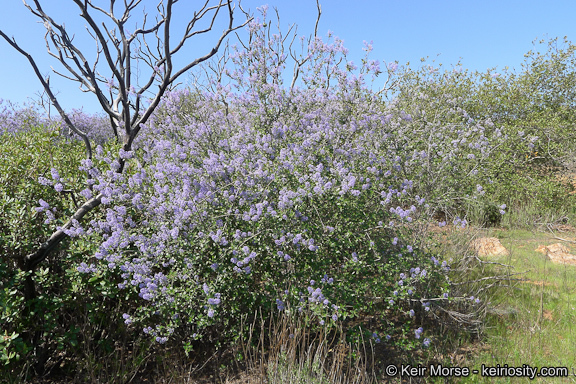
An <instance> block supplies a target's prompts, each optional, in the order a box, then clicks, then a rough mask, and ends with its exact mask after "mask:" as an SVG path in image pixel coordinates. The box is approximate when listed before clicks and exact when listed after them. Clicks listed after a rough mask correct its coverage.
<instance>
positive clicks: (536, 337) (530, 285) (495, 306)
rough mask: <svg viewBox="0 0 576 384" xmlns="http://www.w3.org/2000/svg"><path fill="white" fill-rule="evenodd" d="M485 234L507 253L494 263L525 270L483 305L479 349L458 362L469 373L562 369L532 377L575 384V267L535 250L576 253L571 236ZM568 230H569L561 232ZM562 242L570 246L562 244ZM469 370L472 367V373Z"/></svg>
mask: <svg viewBox="0 0 576 384" xmlns="http://www.w3.org/2000/svg"><path fill="white" fill-rule="evenodd" d="M564 230H565V231H558V230H556V231H553V232H551V231H547V232H536V231H526V230H487V231H485V233H484V234H485V235H487V236H493V237H498V238H499V239H500V240H501V243H502V244H503V245H504V246H505V247H506V248H507V249H508V250H509V251H510V255H509V256H502V257H499V258H493V259H492V261H497V262H500V263H502V264H507V265H510V266H511V267H513V268H514V269H515V270H516V271H518V272H522V271H526V273H525V274H523V275H521V276H518V277H520V278H521V280H519V281H512V280H511V281H510V282H509V283H510V284H509V285H510V286H509V287H507V288H504V289H499V290H498V291H497V292H496V293H495V294H494V296H493V297H492V298H490V302H491V304H490V305H489V306H488V308H490V309H489V311H490V312H491V314H490V315H489V316H488V318H487V320H488V321H487V323H486V328H485V331H484V332H485V337H484V338H483V341H482V344H478V345H476V346H475V357H473V358H471V359H468V360H467V361H463V362H461V363H462V364H464V365H465V366H468V367H470V368H471V369H478V370H480V369H481V366H482V364H485V365H486V366H497V365H498V364H499V365H500V366H504V365H505V364H507V365H508V366H509V367H522V366H523V365H524V364H527V365H529V366H531V367H537V368H541V367H567V368H568V372H569V376H568V377H563V378H560V377H554V378H550V377H546V378H545V377H537V378H536V379H535V380H534V381H533V382H537V383H548V382H555V383H556V382H576V266H570V265H559V264H554V263H552V262H551V261H550V260H547V259H546V257H545V256H544V255H543V254H541V253H539V252H537V251H536V248H538V246H540V245H550V244H554V243H562V244H564V245H565V246H567V247H568V248H569V249H570V250H571V252H572V253H573V254H576V243H574V240H575V237H576V232H575V231H574V230H573V229H570V228H566V227H565V228H564ZM566 230H568V231H566ZM558 238H562V239H565V240H569V241H561V240H559V239H558ZM472 367H473V368H472ZM460 381H461V382H466V383H468V382H470V383H473V382H494V381H496V382H524V381H527V379H526V378H513V379H512V378H508V377H506V378H499V379H495V378H485V377H482V376H481V375H480V374H471V375H470V376H469V377H468V378H466V379H462V380H460Z"/></svg>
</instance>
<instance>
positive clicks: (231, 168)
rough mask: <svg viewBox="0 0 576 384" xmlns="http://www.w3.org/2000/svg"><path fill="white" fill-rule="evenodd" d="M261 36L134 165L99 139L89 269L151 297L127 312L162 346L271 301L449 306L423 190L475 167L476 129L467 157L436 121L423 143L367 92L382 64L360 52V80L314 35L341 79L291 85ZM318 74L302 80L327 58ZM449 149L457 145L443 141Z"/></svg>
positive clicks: (384, 308)
mask: <svg viewBox="0 0 576 384" xmlns="http://www.w3.org/2000/svg"><path fill="white" fill-rule="evenodd" d="M261 29H262V24H258V22H256V24H252V25H251V26H250V30H251V31H252V32H253V33H255V34H258V33H259V32H258V31H259V30H261ZM252 41H253V42H254V45H251V46H250V47H248V49H247V50H246V51H241V52H236V53H233V56H232V57H233V58H234V59H235V60H236V61H235V67H234V68H235V71H234V72H230V73H232V74H233V75H231V76H230V79H229V80H230V82H229V83H228V84H216V85H215V87H214V89H215V90H214V91H212V92H188V91H185V92H175V93H172V94H169V95H167V96H166V98H165V100H164V103H163V107H162V109H161V110H159V112H158V114H157V115H156V116H155V117H154V118H153V119H151V120H150V122H149V124H148V125H147V126H146V127H145V129H144V130H143V134H142V137H141V139H140V140H139V141H138V142H137V144H138V145H137V148H136V149H135V151H133V152H123V151H121V153H120V156H122V157H123V158H125V159H127V164H128V165H127V167H126V171H125V172H124V173H123V174H119V173H117V172H115V171H116V169H117V168H118V167H119V164H118V162H117V161H115V160H114V153H107V152H106V151H104V150H103V149H101V148H98V149H97V151H96V158H97V159H98V160H99V161H101V162H104V163H106V164H107V169H103V168H102V167H97V166H96V164H95V163H93V162H92V161H89V160H86V161H84V162H83V167H82V170H83V171H85V172H88V174H89V175H90V177H91V179H89V180H88V183H89V184H90V185H92V190H91V189H89V188H87V189H85V190H84V191H82V194H83V196H84V197H85V198H89V197H90V196H92V194H94V193H102V194H103V195H104V197H103V198H102V216H100V217H96V218H95V219H94V220H92V221H91V222H90V223H89V224H88V225H81V224H80V223H76V225H75V226H74V227H73V228H71V229H69V230H68V231H67V232H68V234H69V235H70V236H72V237H76V236H86V237H87V238H88V239H92V240H93V241H98V243H99V244H100V245H99V249H98V251H97V252H96V253H95V254H94V257H93V258H92V259H89V260H86V261H85V262H82V263H81V264H80V265H79V267H78V270H79V271H80V272H83V273H88V274H96V275H99V274H103V273H106V274H108V275H109V274H111V275H113V276H115V278H114V279H115V282H116V283H117V285H118V287H119V288H120V289H121V290H125V291H127V292H134V293H135V294H137V295H138V296H139V298H140V304H139V305H138V306H137V307H135V308H134V310H133V311H131V312H130V313H126V314H125V315H124V320H125V322H126V324H133V323H134V324H140V326H141V327H143V329H144V332H146V333H148V334H150V335H152V336H153V337H154V338H155V339H156V340H157V341H159V342H165V341H166V340H167V338H168V337H169V336H170V335H171V334H173V333H174V332H179V331H182V330H183V331H185V332H186V333H187V336H188V337H192V338H196V337H200V336H201V335H202V334H203V333H205V332H207V330H210V329H218V330H220V334H221V336H222V337H225V336H226V335H231V336H232V335H233V333H234V332H237V331H235V328H234V327H232V326H237V325H238V324H239V321H240V319H241V318H242V317H243V316H251V315H252V314H254V312H255V310H256V309H258V308H261V307H270V306H274V307H275V308H277V309H278V310H285V309H286V308H291V310H293V311H302V312H303V313H304V314H305V315H306V316H308V317H309V319H311V321H313V322H315V323H317V324H330V323H333V322H335V321H339V320H346V319H350V318H358V319H361V316H362V315H363V314H364V313H368V312H374V311H377V312H380V313H382V316H383V320H386V318H397V317H398V315H400V316H403V317H405V319H406V321H407V322H408V323H410V321H411V319H412V317H413V316H415V315H414V314H416V315H417V316H422V315H423V314H425V313H426V312H427V311H429V310H430V306H431V304H430V301H428V300H429V299H432V298H435V299H438V300H437V301H435V302H436V303H440V304H439V305H441V303H442V302H443V300H444V301H445V302H448V298H449V292H448V289H449V282H448V279H447V277H446V274H447V271H448V270H449V267H448V266H447V264H446V261H442V260H441V259H440V256H438V255H433V254H430V253H428V252H426V251H425V247H424V244H423V243H422V242H421V239H418V238H416V237H414V236H412V233H413V229H416V228H419V227H420V222H421V221H424V220H427V219H428V217H427V214H428V213H430V212H433V211H434V209H433V207H430V206H429V205H428V203H427V201H426V196H425V195H424V194H422V193H426V194H427V195H430V196H434V193H437V192H436V191H435V190H433V191H429V190H427V189H426V188H423V187H422V186H421V185H423V182H424V179H425V178H428V177H432V176H434V174H435V173H434V172H447V171H446V166H445V164H449V166H451V167H452V168H449V170H451V171H452V172H453V171H454V170H455V169H460V168H465V169H468V170H472V169H473V168H474V164H477V163H478V161H480V160H481V159H482V155H484V153H485V152H486V151H489V149H486V148H489V143H484V141H487V139H486V138H484V137H483V136H482V133H481V130H480V133H478V134H475V137H476V140H478V141H480V146H479V147H477V146H472V147H470V146H468V145H466V146H465V148H466V152H464V153H465V155H466V156H467V157H466V158H465V159H464V160H459V159H458V158H457V156H456V153H457V152H458V151H457V149H459V148H460V147H462V146H464V144H465V143H464V141H462V142H461V143H460V142H453V141H450V142H448V144H447V138H445V137H443V136H442V135H443V134H445V133H446V132H448V131H452V130H453V129H454V126H448V127H447V128H445V129H444V130H442V126H441V124H435V125H434V126H433V127H434V129H437V130H438V132H437V133H438V134H437V135H435V136H430V132H432V133H433V131H432V129H431V128H427V131H426V138H428V137H432V138H434V140H435V141H432V142H427V141H425V140H424V139H423V138H422V137H415V138H416V140H415V141H414V140H412V139H411V136H410V134H411V132H412V131H413V130H414V128H415V127H416V125H417V122H418V120H416V119H415V118H413V117H412V116H410V115H409V114H407V113H406V112H405V111H403V110H402V109H399V107H398V103H396V102H391V103H388V104H382V100H381V98H380V97H379V96H378V95H376V94H375V93H374V92H372V91H371V90H370V89H369V88H367V87H366V86H364V74H366V73H369V72H370V71H372V73H373V74H379V73H380V72H379V71H378V70H377V63H376V62H372V61H369V60H365V61H364V66H363V67H362V69H361V71H360V74H358V75H354V74H353V71H354V69H355V68H354V66H353V65H352V64H351V63H349V62H346V60H339V59H338V58H339V55H345V52H344V51H343V49H342V48H341V47H340V45H338V44H336V45H330V44H324V43H322V42H321V41H320V40H319V39H317V38H316V39H314V40H313V41H311V42H310V44H309V47H308V49H309V51H310V53H311V57H316V58H323V59H322V60H320V59H319V60H320V61H318V62H320V63H321V64H320V65H324V66H327V67H326V68H327V73H329V74H332V75H333V76H334V80H335V81H334V82H332V83H330V82H329V81H330V78H329V77H325V78H323V77H321V76H320V77H317V78H316V80H315V81H314V82H313V84H312V85H311V86H308V85H309V84H308V83H307V81H308V80H305V81H304V84H303V86H294V87H291V88H285V87H282V82H280V81H272V82H269V81H268V77H267V75H265V74H264V75H263V76H259V75H260V74H261V73H260V72H259V71H263V70H264V68H266V70H267V71H268V72H267V73H269V71H270V68H272V69H273V68H274V64H278V62H276V63H267V62H264V63H262V62H261V60H262V58H264V59H266V56H263V55H261V53H262V50H265V49H268V48H267V47H270V44H268V45H267V44H263V43H262V41H264V39H260V40H259V39H253V40H252ZM259 44H260V45H259ZM267 57H272V58H273V57H275V56H274V55H269V56H267ZM242 58H245V59H246V60H247V62H251V61H254V62H258V63H259V65H260V66H258V67H253V68H252V67H250V66H245V65H243V61H242V60H243V59H242ZM241 59H242V60H241ZM257 59H258V60H257ZM334 62H342V63H345V64H344V66H345V68H344V69H339V67H333V66H332V64H333V63H334ZM280 64H281V63H280ZM367 65H370V69H367V67H366V66H367ZM281 69H282V65H279V68H278V69H277V71H280V70H281ZM320 69H322V68H320ZM309 70H310V71H311V72H306V71H305V68H304V69H303V74H302V76H303V79H311V78H312V77H315V76H316V75H317V74H316V72H315V71H318V66H317V65H316V66H311V67H309ZM272 73H275V72H272ZM318 73H320V72H318ZM321 73H325V71H322V72H321ZM307 76H312V77H307ZM310 81H311V80H310ZM234 87H236V91H238V90H240V89H241V90H243V92H241V93H240V92H235V91H234V90H233V88H234ZM222 100H224V101H225V103H222ZM182 111H193V113H182ZM460 129H462V130H467V131H470V132H476V131H475V129H476V130H478V129H479V128H477V127H476V126H474V125H471V124H461V127H460ZM457 134H458V135H461V134H462V133H457ZM483 140H484V141H483ZM447 145H448V146H449V147H450V148H451V150H452V152H444V151H443V150H442V151H441V150H439V149H438V148H443V147H442V146H447ZM452 148H456V149H452ZM427 149H428V150H427ZM469 154H473V155H474V154H476V155H474V156H470V157H468V155H469ZM447 160H448V161H447ZM449 160H453V162H450V161H449ZM458 161H461V162H462V163H463V164H464V165H458V164H457V162H458ZM455 167H460V168H455ZM428 185H429V184H428ZM475 188H476V187H475ZM457 223H458V224H465V221H463V220H460V219H458V220H457ZM415 305H416V306H415ZM414 310H416V311H414ZM414 324H415V323H414ZM383 328H384V329H386V324H384V326H383ZM415 328H417V327H415ZM387 330H388V332H389V333H390V334H394V333H395V332H396V330H395V329H393V328H392V327H391V328H389V329H387ZM416 331H418V332H416V334H415V336H416V338H417V339H419V338H420V335H421V333H422V330H421V329H417V330H416ZM427 342H428V343H429V341H427Z"/></svg>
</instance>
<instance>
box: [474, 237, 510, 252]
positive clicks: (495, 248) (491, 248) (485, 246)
mask: <svg viewBox="0 0 576 384" xmlns="http://www.w3.org/2000/svg"><path fill="white" fill-rule="evenodd" d="M470 247H471V248H472V249H474V251H475V252H476V254H477V255H478V256H508V255H509V254H510V252H508V250H507V249H506V248H504V246H503V245H502V244H501V243H500V240H498V239H497V238H495V237H480V238H478V239H475V240H473V241H472V242H471V243H470Z"/></svg>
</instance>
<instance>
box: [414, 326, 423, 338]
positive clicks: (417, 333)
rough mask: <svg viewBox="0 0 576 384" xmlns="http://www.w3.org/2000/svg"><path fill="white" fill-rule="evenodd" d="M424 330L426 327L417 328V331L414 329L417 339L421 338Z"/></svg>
mask: <svg viewBox="0 0 576 384" xmlns="http://www.w3.org/2000/svg"><path fill="white" fill-rule="evenodd" d="M422 332H424V328H422V327H420V328H418V329H417V330H415V331H414V334H415V337H416V338H417V339H419V338H420V336H421V335H422Z"/></svg>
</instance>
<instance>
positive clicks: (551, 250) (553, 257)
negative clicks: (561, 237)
mask: <svg viewBox="0 0 576 384" xmlns="http://www.w3.org/2000/svg"><path fill="white" fill-rule="evenodd" d="M536 252H540V253H543V254H545V255H546V258H547V259H549V260H550V261H551V262H553V263H557V264H569V265H576V256H574V255H572V254H571V253H570V250H569V249H568V247H566V246H565V245H563V244H560V243H556V244H552V245H548V246H544V245H541V246H539V247H538V248H536Z"/></svg>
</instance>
